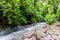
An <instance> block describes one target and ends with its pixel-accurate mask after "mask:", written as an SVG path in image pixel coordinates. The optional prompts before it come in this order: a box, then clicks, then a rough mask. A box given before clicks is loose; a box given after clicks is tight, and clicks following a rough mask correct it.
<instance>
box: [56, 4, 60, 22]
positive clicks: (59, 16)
mask: <svg viewBox="0 0 60 40" xmlns="http://www.w3.org/2000/svg"><path fill="white" fill-rule="evenodd" d="M56 15H57V19H58V21H60V5H58V8H57V12H56Z"/></svg>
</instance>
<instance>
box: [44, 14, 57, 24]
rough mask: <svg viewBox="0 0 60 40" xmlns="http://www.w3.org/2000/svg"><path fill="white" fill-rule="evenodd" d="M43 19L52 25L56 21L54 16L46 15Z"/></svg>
mask: <svg viewBox="0 0 60 40" xmlns="http://www.w3.org/2000/svg"><path fill="white" fill-rule="evenodd" d="M44 19H45V22H47V23H48V24H52V23H54V22H56V21H57V18H56V16H55V14H47V15H46V17H45V18H44Z"/></svg>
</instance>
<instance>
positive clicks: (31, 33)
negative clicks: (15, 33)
mask: <svg viewBox="0 0 60 40" xmlns="http://www.w3.org/2000/svg"><path fill="white" fill-rule="evenodd" d="M34 32H35V31H34V30H30V31H28V32H26V33H25V34H23V36H22V38H23V39H24V38H28V37H31V36H32V35H33V34H34Z"/></svg>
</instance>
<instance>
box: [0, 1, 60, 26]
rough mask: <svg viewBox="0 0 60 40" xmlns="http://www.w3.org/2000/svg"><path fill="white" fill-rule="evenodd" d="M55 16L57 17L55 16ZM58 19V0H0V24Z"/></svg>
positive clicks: (19, 23) (59, 13) (50, 21)
mask: <svg viewBox="0 0 60 40" xmlns="http://www.w3.org/2000/svg"><path fill="white" fill-rule="evenodd" d="M56 17H57V18H56ZM57 19H58V20H59V21H60V0H0V24H1V25H12V26H13V25H24V24H29V23H34V22H42V21H45V22H47V23H49V24H52V23H54V22H55V21H57Z"/></svg>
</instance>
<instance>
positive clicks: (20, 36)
mask: <svg viewBox="0 0 60 40" xmlns="http://www.w3.org/2000/svg"><path fill="white" fill-rule="evenodd" d="M59 35H60V24H59V23H55V24H53V25H48V24H46V23H44V22H42V23H37V24H35V25H32V26H30V27H28V28H23V29H21V30H18V31H15V32H12V33H10V34H9V35H5V36H2V37H0V40H55V39H56V40H59V39H60V36H59Z"/></svg>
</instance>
